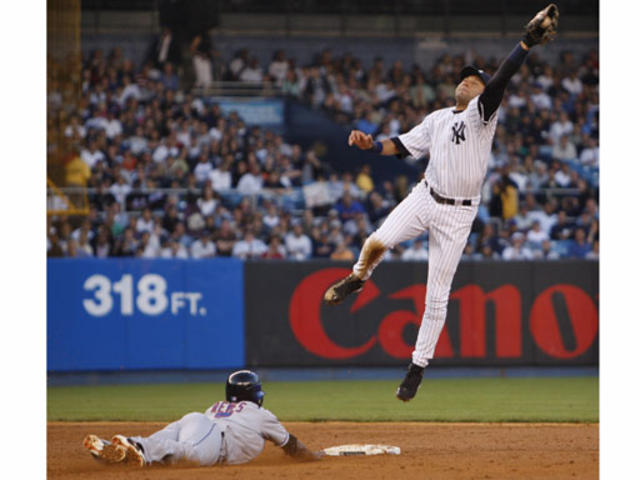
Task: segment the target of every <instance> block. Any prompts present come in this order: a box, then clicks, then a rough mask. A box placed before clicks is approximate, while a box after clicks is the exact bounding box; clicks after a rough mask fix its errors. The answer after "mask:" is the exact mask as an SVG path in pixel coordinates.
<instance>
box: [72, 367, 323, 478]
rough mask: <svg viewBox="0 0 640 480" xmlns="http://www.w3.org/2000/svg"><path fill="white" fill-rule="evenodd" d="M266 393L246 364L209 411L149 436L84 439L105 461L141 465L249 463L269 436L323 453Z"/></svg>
mask: <svg viewBox="0 0 640 480" xmlns="http://www.w3.org/2000/svg"><path fill="white" fill-rule="evenodd" d="M263 399H264V392H263V391H262V385H261V384H260V379H259V378H258V375H257V374H255V373H254V372H251V371H249V370H240V371H237V372H234V373H232V374H231V375H229V377H228V378H227V385H226V401H224V402H216V403H214V404H213V405H212V406H211V407H209V408H208V409H207V410H206V411H205V412H204V413H199V412H192V413H188V414H186V415H185V416H184V417H182V418H181V419H180V420H178V421H176V422H173V423H170V424H169V425H167V426H166V427H164V428H163V429H162V430H160V431H158V432H156V433H154V434H153V435H150V436H148V437H125V436H124V435H115V436H114V437H113V438H112V439H111V441H108V440H104V439H101V438H99V437H98V436H96V435H87V436H86V437H85V439H84V441H83V445H84V447H85V448H86V449H87V450H89V452H90V453H91V454H92V455H93V457H94V458H96V459H98V460H100V461H102V462H104V463H110V464H112V463H126V464H129V465H136V466H140V467H143V466H145V465H151V464H153V463H161V464H172V463H176V462H179V461H181V460H186V461H188V462H193V463H196V464H199V465H202V466H210V465H216V464H238V463H246V462H249V461H251V460H253V459H254V458H256V457H257V456H258V455H260V452H262V449H263V448H264V441H265V440H270V441H271V442H273V443H275V444H276V445H277V446H279V447H282V449H283V450H284V452H285V453H286V454H287V455H290V456H292V457H297V458H301V459H308V460H314V459H318V458H320V457H321V453H317V452H311V451H309V450H308V449H307V448H306V447H305V446H304V445H303V444H302V442H300V440H298V439H297V438H296V437H295V436H294V435H293V434H291V433H289V432H287V430H286V429H285V428H284V427H283V426H282V424H281V423H280V422H279V421H278V419H277V418H276V416H275V415H274V414H273V413H271V412H270V411H269V410H266V409H264V408H262V401H263Z"/></svg>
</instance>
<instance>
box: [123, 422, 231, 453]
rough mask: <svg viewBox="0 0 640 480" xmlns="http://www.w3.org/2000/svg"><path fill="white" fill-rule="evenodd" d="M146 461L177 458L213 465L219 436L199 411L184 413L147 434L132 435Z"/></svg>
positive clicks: (216, 428) (212, 425)
mask: <svg viewBox="0 0 640 480" xmlns="http://www.w3.org/2000/svg"><path fill="white" fill-rule="evenodd" d="M131 440H133V441H135V442H137V443H139V444H140V445H141V446H142V448H143V450H144V456H145V459H146V461H147V463H152V462H164V463H175V462H178V461H180V460H187V461H191V462H196V463H198V464H200V465H213V464H214V463H216V462H217V461H218V457H219V456H220V448H221V445H222V438H221V435H220V431H219V429H218V427H217V426H216V424H215V422H214V421H213V420H211V419H210V418H209V417H207V416H206V415H204V414H202V413H198V412H193V413H188V414H186V415H185V416H184V417H182V418H181V419H180V420H178V421H177V422H173V423H170V424H169V425H167V426H166V427H164V428H163V429H162V430H159V431H157V432H156V433H154V434H153V435H151V436H149V437H132V438H131Z"/></svg>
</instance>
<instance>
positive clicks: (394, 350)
mask: <svg viewBox="0 0 640 480" xmlns="http://www.w3.org/2000/svg"><path fill="white" fill-rule="evenodd" d="M348 273H349V270H348V269H345V268H324V269H322V270H319V271H316V272H314V273H311V274H310V275H307V276H306V277H304V278H303V279H302V280H301V281H300V282H299V283H298V285H297V286H296V288H295V290H294V291H293V294H292V295H291V299H290V302H289V310H288V319H289V325H290V327H291V330H292V332H293V335H294V337H295V339H296V341H297V342H298V343H299V344H300V345H301V346H302V347H304V349H305V350H306V351H307V352H309V353H311V354H313V355H315V356H317V357H320V358H324V359H334V360H345V359H356V358H358V357H359V356H362V355H364V354H366V353H367V352H369V351H370V350H371V349H372V348H373V347H374V346H375V345H376V344H379V345H380V347H381V348H382V350H383V351H384V352H385V353H386V354H387V355H389V356H390V357H393V358H396V359H408V358H409V357H410V355H411V352H412V350H413V346H412V345H410V344H407V343H406V341H405V340H404V338H403V332H404V329H405V327H406V326H407V325H409V324H415V325H416V326H419V325H420V322H421V320H422V314H423V312H424V301H425V293H426V291H425V290H426V288H425V285H424V284H416V285H409V286H406V287H403V288H401V289H399V290H397V291H394V292H392V293H388V294H385V295H383V294H382V293H381V291H380V289H379V288H378V287H377V286H376V284H375V281H374V280H375V279H371V280H369V281H368V282H367V283H366V285H365V288H364V289H363V291H362V292H361V293H360V294H359V295H358V297H357V298H356V299H355V302H354V303H353V305H352V306H351V309H350V310H351V312H352V313H353V312H356V311H358V310H359V309H361V308H363V307H364V306H365V305H369V304H373V302H376V301H389V300H405V301H406V300H410V301H411V302H412V303H413V310H406V309H400V310H396V311H392V312H391V313H387V314H386V315H385V316H384V317H382V318H380V321H379V323H378V328H377V331H375V332H372V333H371V336H370V337H369V338H368V339H367V340H366V341H364V342H363V343H362V344H361V345H358V346H355V347H344V346H341V345H339V344H338V343H337V342H336V341H334V339H332V338H330V337H329V335H328V334H327V332H326V331H325V329H324V327H323V322H322V318H321V311H322V308H321V307H322V296H323V293H324V291H325V290H326V288H327V287H328V286H329V285H330V284H331V283H333V282H334V281H335V280H337V279H339V278H341V277H343V276H345V275H346V274H348ZM521 297H522V295H521V291H520V290H519V289H518V288H517V287H516V286H515V285H512V284H504V285H501V286H499V287H497V288H495V289H493V290H489V291H486V290H485V289H483V288H482V287H481V286H479V285H475V284H468V285H465V286H463V287H461V288H459V289H457V290H453V291H452V293H451V302H457V304H458V309H457V311H458V312H459V318H458V320H459V331H460V334H459V345H455V348H454V345H452V341H451V338H450V335H449V331H448V328H447V325H445V328H444V330H443V332H442V334H441V336H440V340H439V342H438V346H437V348H436V354H435V356H436V358H452V357H454V356H455V354H454V352H459V353H458V356H459V357H460V358H468V359H483V358H486V357H487V355H488V352H487V330H488V329H487V318H486V310H487V308H486V306H487V304H492V306H493V309H494V312H495V315H494V318H495V339H493V343H494V344H495V357H496V358H498V359H510V358H511V359H518V358H521V357H522V356H523V339H524V335H527V337H530V338H532V339H533V342H534V343H535V346H536V347H537V348H538V349H540V350H541V351H542V352H544V353H545V354H546V355H548V356H549V357H552V358H556V359H571V358H575V357H578V356H580V355H582V354H584V353H585V352H586V351H587V350H588V349H589V348H590V347H591V346H592V345H593V344H594V341H595V340H596V338H597V332H598V309H597V307H596V305H595V303H594V301H593V299H592V298H591V297H590V295H589V294H587V293H586V292H585V291H584V290H583V289H581V288H579V287H577V286H575V285H570V284H565V283H558V284H554V285H552V286H550V287H547V288H545V289H544V290H542V291H541V292H540V293H539V294H537V295H536V296H535V298H534V300H533V303H532V306H531V307H530V308H529V309H528V311H525V312H523V302H522V298H521ZM403 303H404V304H405V305H406V302H403ZM525 318H528V322H526V323H525V322H524V320H525ZM567 320H568V322H567ZM525 325H526V326H527V328H528V331H523V329H524V328H525ZM567 336H568V337H570V338H571V341H570V342H567V340H566V337H567Z"/></svg>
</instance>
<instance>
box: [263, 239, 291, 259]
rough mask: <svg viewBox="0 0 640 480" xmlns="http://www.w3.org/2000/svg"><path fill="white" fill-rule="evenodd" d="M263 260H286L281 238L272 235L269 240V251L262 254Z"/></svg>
mask: <svg viewBox="0 0 640 480" xmlns="http://www.w3.org/2000/svg"><path fill="white" fill-rule="evenodd" d="M262 258H266V259H269V260H283V259H285V258H286V251H285V248H284V247H283V246H282V243H281V242H280V237H278V236H277V235H272V236H271V238H270V240H269V249H268V250H267V251H266V252H264V253H263V254H262Z"/></svg>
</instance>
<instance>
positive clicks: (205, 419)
mask: <svg viewBox="0 0 640 480" xmlns="http://www.w3.org/2000/svg"><path fill="white" fill-rule="evenodd" d="M132 440H134V441H136V442H138V443H140V444H141V445H142V447H143V448H144V456H145V459H146V461H147V463H153V462H171V463H173V462H177V461H179V460H187V461H191V462H196V463H198V464H200V465H203V466H207V465H214V464H225V463H226V464H238V463H246V462H249V461H251V460H253V459H254V458H256V457H257V456H258V455H260V453H261V452H262V450H263V449H264V441H265V440H270V441H272V442H273V443H275V444H276V445H277V446H279V447H282V446H284V445H285V444H286V443H287V442H288V441H289V432H287V430H286V429H285V428H284V427H283V426H282V424H281V423H280V422H279V421H278V419H277V418H276V416H275V415H274V414H273V413H271V412H270V411H269V410H267V409H265V408H262V407H259V406H258V405H256V404H255V403H253V402H248V401H243V402H237V403H233V402H217V403H215V404H213V405H212V406H211V407H210V408H208V409H207V410H206V411H205V413H198V412H193V413H188V414H186V415H185V416H184V417H182V418H181V419H180V420H178V421H176V422H173V423H170V424H169V425H167V426H166V427H164V428H163V429H162V430H160V431H158V432H156V433H154V434H153V435H151V436H149V437H132Z"/></svg>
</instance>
